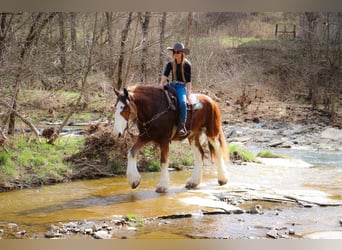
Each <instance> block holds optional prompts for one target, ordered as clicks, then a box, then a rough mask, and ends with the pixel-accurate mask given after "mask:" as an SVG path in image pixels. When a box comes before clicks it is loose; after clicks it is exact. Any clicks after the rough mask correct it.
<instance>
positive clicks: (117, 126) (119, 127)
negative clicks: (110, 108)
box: [113, 102, 127, 136]
mask: <svg viewBox="0 0 342 250" xmlns="http://www.w3.org/2000/svg"><path fill="white" fill-rule="evenodd" d="M124 107H125V104H123V103H122V102H118V104H117V105H116V109H115V115H114V128H113V133H114V135H115V136H117V135H119V134H121V135H123V133H124V131H125V129H126V126H127V121H126V120H125V118H124V117H123V116H122V115H121V114H120V113H121V111H122V110H123V108H124Z"/></svg>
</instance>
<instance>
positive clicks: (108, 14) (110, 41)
mask: <svg viewBox="0 0 342 250" xmlns="http://www.w3.org/2000/svg"><path fill="white" fill-rule="evenodd" d="M112 23H113V13H111V12H106V26H107V36H108V53H109V58H110V61H109V63H108V78H109V79H113V76H114V62H113V55H114V53H113V47H114V42H113V31H112Z"/></svg>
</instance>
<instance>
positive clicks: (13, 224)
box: [7, 223, 18, 229]
mask: <svg viewBox="0 0 342 250" xmlns="http://www.w3.org/2000/svg"><path fill="white" fill-rule="evenodd" d="M7 227H8V229H17V228H18V225H17V224H16V223H8V224H7Z"/></svg>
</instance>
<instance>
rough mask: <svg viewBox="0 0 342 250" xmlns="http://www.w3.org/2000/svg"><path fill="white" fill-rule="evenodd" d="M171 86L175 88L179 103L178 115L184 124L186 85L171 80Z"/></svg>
mask: <svg viewBox="0 0 342 250" xmlns="http://www.w3.org/2000/svg"><path fill="white" fill-rule="evenodd" d="M170 85H171V87H173V88H175V90H176V96H177V99H178V103H179V109H180V115H181V120H182V122H183V123H184V124H185V122H186V103H187V101H186V94H187V91H186V85H185V83H178V82H171V83H170Z"/></svg>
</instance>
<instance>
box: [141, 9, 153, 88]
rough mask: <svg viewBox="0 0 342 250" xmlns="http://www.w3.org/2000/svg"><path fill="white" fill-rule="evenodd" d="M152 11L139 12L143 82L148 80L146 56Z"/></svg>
mask: <svg viewBox="0 0 342 250" xmlns="http://www.w3.org/2000/svg"><path fill="white" fill-rule="evenodd" d="M150 18H151V12H148V11H147V12H145V14H141V13H139V19H140V24H141V29H142V40H141V47H142V49H141V77H140V81H141V82H142V83H146V82H147V70H146V57H147V53H148V47H147V40H148V27H149V23H150Z"/></svg>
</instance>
